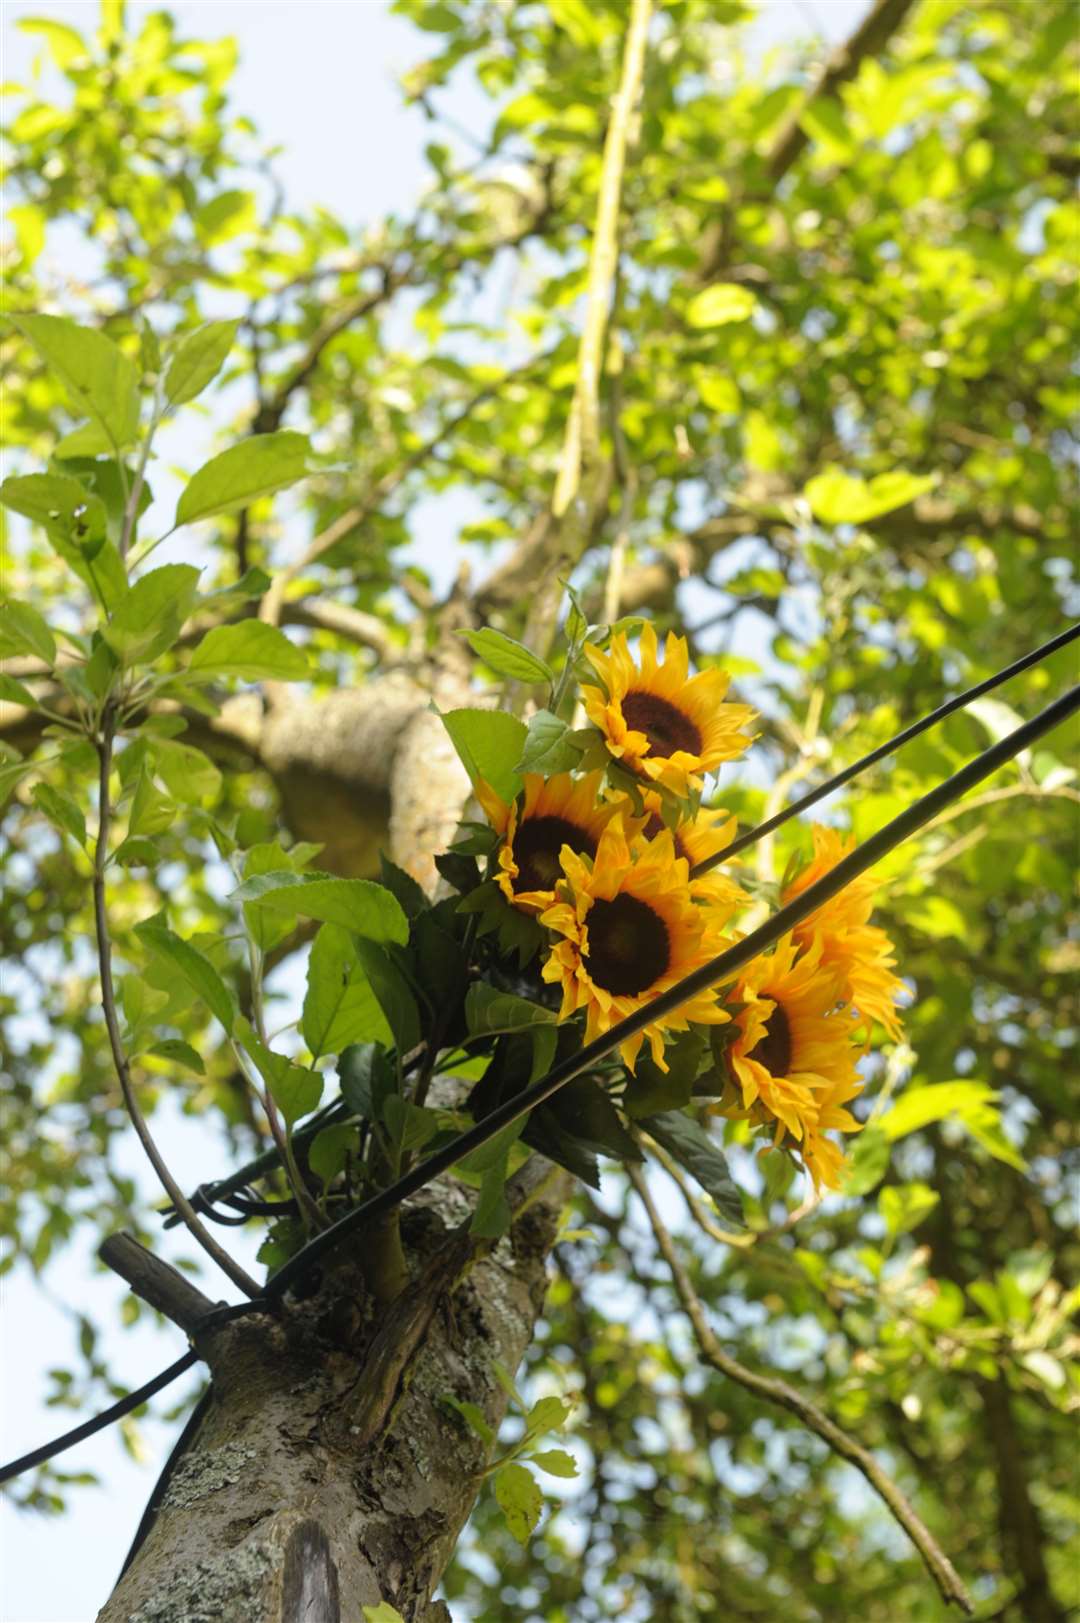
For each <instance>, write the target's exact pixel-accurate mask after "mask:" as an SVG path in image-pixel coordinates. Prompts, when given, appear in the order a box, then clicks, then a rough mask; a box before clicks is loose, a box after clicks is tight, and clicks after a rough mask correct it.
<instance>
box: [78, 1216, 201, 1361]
mask: <svg viewBox="0 0 1080 1623" xmlns="http://www.w3.org/2000/svg"><path fill="white" fill-rule="evenodd" d="M98 1256H99V1257H100V1258H101V1260H102V1262H103V1263H104V1264H105V1266H106V1268H111V1269H112V1271H113V1273H114V1274H119V1275H120V1278H121V1279H125V1280H127V1283H128V1284H129V1285H130V1286H131V1289H132V1291H133V1292H134V1294H135V1295H136V1296H138V1297H140V1298H141V1300H142V1301H144V1302H147V1303H149V1305H150V1306H151V1307H152V1308H156V1310H157V1311H158V1312H159V1313H164V1315H165V1317H166V1318H167V1319H171V1320H172V1322H173V1323H174V1324H178V1325H179V1326H180V1328H181V1330H183V1331H185V1333H186V1334H187V1335H189V1336H190V1335H194V1333H195V1331H196V1329H197V1328H198V1326H199V1324H200V1323H201V1322H202V1321H203V1320H204V1319H205V1318H206V1316H207V1314H208V1313H212V1312H213V1311H214V1307H215V1303H213V1302H212V1301H211V1300H210V1298H209V1297H208V1296H204V1295H203V1293H202V1291H201V1290H199V1289H198V1288H197V1287H196V1286H195V1285H193V1284H192V1283H191V1281H190V1280H189V1279H185V1278H184V1276H183V1274H181V1273H179V1272H178V1271H177V1270H176V1269H175V1268H173V1267H171V1266H170V1265H169V1264H168V1263H167V1262H163V1261H162V1259H161V1258H160V1257H155V1255H154V1253H153V1252H152V1251H147V1249H146V1247H145V1246H144V1245H140V1244H139V1242H138V1240H136V1238H135V1236H134V1235H133V1234H110V1235H109V1236H108V1238H107V1239H105V1240H103V1241H102V1242H101V1244H100V1246H99V1247H98Z"/></svg>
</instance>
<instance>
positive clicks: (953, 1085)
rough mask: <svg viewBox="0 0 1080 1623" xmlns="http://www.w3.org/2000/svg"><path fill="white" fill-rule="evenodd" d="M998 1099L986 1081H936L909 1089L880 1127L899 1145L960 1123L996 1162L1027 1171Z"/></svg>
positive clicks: (881, 1122)
mask: <svg viewBox="0 0 1080 1623" xmlns="http://www.w3.org/2000/svg"><path fill="white" fill-rule="evenodd" d="M997 1098H998V1096H997V1094H996V1093H995V1092H994V1090H993V1088H991V1087H988V1086H987V1084H986V1083H985V1082H968V1081H964V1080H962V1079H956V1080H954V1081H951V1082H933V1083H931V1084H929V1085H928V1086H926V1087H919V1088H908V1089H907V1090H906V1091H905V1092H904V1093H903V1094H902V1095H901V1097H900V1098H899V1099H898V1100H897V1101H896V1103H895V1104H894V1105H893V1106H892V1107H891V1108H890V1109H889V1110H887V1111H886V1112H885V1114H884V1115H883V1116H882V1117H881V1118H880V1119H879V1121H878V1122H877V1124H876V1125H877V1127H878V1128H879V1129H880V1131H881V1132H882V1133H884V1134H885V1136H886V1138H887V1139H889V1141H890V1142H895V1140H896V1139H898V1138H904V1137H905V1136H906V1135H907V1134H908V1133H916V1132H918V1131H919V1130H920V1129H921V1128H923V1127H929V1126H930V1125H931V1124H932V1123H933V1122H937V1121H948V1120H956V1121H958V1122H959V1123H960V1125H961V1126H962V1127H964V1128H965V1130H966V1131H967V1132H969V1133H970V1134H971V1136H972V1138H974V1139H975V1141H976V1142H977V1143H979V1144H981V1145H982V1146H983V1148H984V1149H985V1150H987V1151H988V1152H989V1153H990V1154H991V1155H992V1156H994V1157H995V1159H996V1160H998V1161H1004V1162H1005V1163H1006V1164H1007V1165H1008V1166H1012V1167H1015V1168H1016V1169H1017V1171H1018V1172H1026V1171H1027V1162H1026V1161H1025V1160H1024V1158H1023V1156H1022V1155H1020V1153H1019V1152H1018V1151H1017V1150H1016V1149H1015V1148H1014V1147H1013V1145H1012V1144H1010V1142H1009V1140H1008V1139H1007V1138H1006V1137H1005V1134H1004V1132H1003V1130H1002V1126H1001V1113H1000V1111H999V1109H998V1105H997Z"/></svg>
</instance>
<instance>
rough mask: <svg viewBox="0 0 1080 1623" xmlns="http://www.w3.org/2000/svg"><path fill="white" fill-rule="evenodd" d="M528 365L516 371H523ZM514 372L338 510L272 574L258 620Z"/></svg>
mask: <svg viewBox="0 0 1080 1623" xmlns="http://www.w3.org/2000/svg"><path fill="white" fill-rule="evenodd" d="M536 364H537V362H536V361H535V360H533V361H530V362H529V367H533V366H535V365H536ZM529 367H524V368H521V369H520V370H523V371H527V370H528V369H529ZM516 375H517V374H516V373H508V374H506V375H505V376H503V377H501V378H499V379H498V380H497V381H496V382H493V383H487V384H485V385H484V387H483V388H482V389H478V390H477V391H476V393H475V394H473V395H472V396H470V398H469V399H468V400H467V401H466V402H465V404H464V405H463V406H462V407H461V409H460V410H459V411H456V412H454V413H453V415H452V416H450V417H448V418H447V420H446V421H445V422H444V423H441V424H440V426H439V427H438V429H437V430H436V431H435V433H434V434H432V435H431V436H430V437H429V438H428V439H426V440H425V441H424V443H423V444H422V445H418V446H417V447H416V450H415V451H413V452H411V454H410V455H409V456H407V457H406V458H405V459H404V461H402V462H400V463H398V464H397V466H396V467H394V468H392V469H391V470H390V471H389V472H388V473H386V474H384V475H383V477H382V478H381V479H379V480H377V481H376V483H375V484H374V485H372V487H371V489H370V490H369V491H368V493H367V495H366V496H365V497H364V498H363V499H362V500H361V501H358V502H355V503H354V504H353V506H352V507H348V508H346V510H345V511H344V513H339V514H338V516H337V518H336V519H334V521H333V523H332V524H329V525H327V527H326V529H325V530H323V531H322V532H321V534H319V535H317V536H315V537H314V538H313V539H312V541H311V542H310V544H309V545H308V546H307V547H306V548H305V550H304V552H303V553H302V554H301V555H300V557H299V558H297V559H296V560H295V561H294V562H293V563H291V564H286V566H285V568H284V569H282V570H281V571H279V573H278V574H277V575H275V577H274V581H273V584H272V585H271V587H270V589H269V591H268V592H267V593H266V596H265V597H264V598H263V600H262V602H261V604H260V605H259V619H260V620H264V621H265V622H266V623H267V625H272V626H273V625H277V623H278V620H279V618H280V616H281V606H282V600H283V598H284V596H285V591H286V588H287V587H288V586H289V585H290V583H291V582H292V581H294V580H295V579H296V577H297V575H299V574H302V573H303V571H304V570H305V569H310V567H311V565H312V564H314V563H317V562H318V561H319V559H320V558H322V557H324V556H325V555H326V553H328V552H329V551H330V549H331V548H332V547H335V546H336V545H337V543H338V542H339V541H343V540H344V539H345V537H346V536H347V535H349V534H351V532H352V531H353V530H355V529H356V528H357V526H358V525H360V524H362V523H363V522H364V520H365V519H366V518H370V517H371V515H372V513H374V512H375V511H376V510H377V509H378V508H379V507H380V506H381V505H382V503H383V502H384V501H385V500H386V498H387V497H388V496H390V495H391V494H392V493H393V492H394V491H395V490H397V488H398V487H399V485H401V484H402V483H403V482H404V480H406V479H407V478H408V476H409V474H410V473H413V472H415V470H416V469H417V468H418V467H420V466H421V464H422V463H424V462H425V461H426V460H427V458H428V457H429V456H431V454H432V453H433V452H434V451H435V450H437V449H438V447H439V446H440V445H441V444H442V442H443V440H444V439H446V437H447V435H448V434H452V433H453V432H454V430H455V429H456V428H459V427H460V426H461V424H462V423H463V422H465V421H466V419H467V418H468V417H469V416H470V415H471V414H472V413H473V412H474V411H475V410H476V408H477V407H478V406H480V405H483V403H484V402H485V401H486V400H491V399H493V398H494V396H495V395H497V394H498V393H499V391H500V390H501V389H504V388H505V387H506V384H507V382H508V381H509V379H510V377H512V376H516Z"/></svg>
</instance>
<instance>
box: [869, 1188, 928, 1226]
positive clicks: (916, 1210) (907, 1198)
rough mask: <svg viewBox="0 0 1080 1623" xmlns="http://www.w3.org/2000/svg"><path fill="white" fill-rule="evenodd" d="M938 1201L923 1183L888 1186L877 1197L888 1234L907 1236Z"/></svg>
mask: <svg viewBox="0 0 1080 1623" xmlns="http://www.w3.org/2000/svg"><path fill="white" fill-rule="evenodd" d="M940 1199H941V1196H940V1195H938V1194H937V1193H936V1192H935V1191H934V1190H933V1189H930V1188H929V1187H928V1186H927V1185H926V1184H925V1183H902V1184H897V1185H889V1186H888V1187H887V1188H885V1189H883V1190H882V1191H881V1193H880V1194H879V1195H878V1211H879V1212H880V1213H881V1215H882V1217H883V1218H884V1220H885V1227H886V1228H887V1229H888V1231H889V1233H890V1234H907V1233H908V1232H909V1231H910V1230H911V1229H914V1228H918V1226H919V1224H920V1223H921V1222H922V1221H923V1220H924V1218H926V1217H929V1215H930V1213H931V1212H932V1211H933V1209H934V1207H935V1206H936V1205H937V1203H938V1201H939V1200H940Z"/></svg>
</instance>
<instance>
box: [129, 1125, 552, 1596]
mask: <svg viewBox="0 0 1080 1623" xmlns="http://www.w3.org/2000/svg"><path fill="white" fill-rule="evenodd" d="M551 1172H552V1169H551V1168H550V1166H549V1165H548V1163H546V1162H544V1161H543V1160H542V1159H541V1157H539V1156H536V1155H534V1156H532V1157H531V1158H530V1160H529V1162H528V1163H527V1164H526V1165H525V1167H523V1168H522V1171H521V1173H519V1174H518V1177H517V1178H516V1179H515V1180H513V1182H512V1184H511V1186H510V1187H509V1188H508V1191H507V1193H508V1196H510V1197H511V1204H512V1205H513V1206H518V1205H520V1203H521V1202H522V1201H523V1200H527V1201H528V1204H527V1209H526V1210H524V1211H523V1213H522V1215H521V1217H520V1218H519V1219H518V1220H517V1222H516V1223H515V1224H514V1227H513V1230H512V1232H511V1234H510V1236H508V1237H507V1238H506V1239H503V1240H501V1241H499V1242H498V1244H497V1245H496V1246H495V1247H494V1248H493V1249H492V1248H490V1247H489V1249H488V1252H487V1254H486V1255H481V1256H477V1255H476V1254H475V1253H476V1248H475V1245H474V1243H473V1242H471V1241H470V1240H469V1238H468V1235H467V1233H466V1231H465V1228H464V1226H463V1222H462V1220H463V1219H465V1220H466V1221H467V1218H468V1205H467V1202H466V1200H465V1197H464V1192H463V1191H462V1190H461V1189H460V1188H455V1187H451V1186H439V1187H437V1188H435V1189H433V1190H431V1191H425V1192H424V1195H426V1196H427V1198H426V1199H424V1196H421V1197H420V1201H422V1204H421V1203H420V1202H419V1201H418V1203H417V1204H415V1205H413V1206H412V1207H410V1209H409V1210H408V1211H407V1213H406V1214H405V1215H404V1217H403V1219H402V1234H403V1239H404V1241H405V1249H406V1254H407V1257H408V1260H409V1264H410V1284H409V1286H408V1287H407V1288H406V1290H405V1291H404V1293H403V1294H402V1295H401V1296H400V1297H399V1298H398V1299H397V1300H396V1301H395V1302H393V1303H392V1304H391V1305H390V1306H389V1307H387V1306H380V1305H379V1304H377V1303H375V1302H374V1300H373V1299H372V1298H371V1297H370V1296H369V1295H368V1294H367V1293H366V1292H365V1289H364V1286H363V1282H362V1280H363V1274H362V1270H361V1267H360V1265H359V1261H358V1259H357V1257H356V1255H355V1254H354V1253H352V1254H349V1255H345V1256H342V1257H335V1258H333V1259H331V1262H330V1263H329V1265H328V1266H327V1267H326V1268H325V1269H324V1270H323V1273H322V1277H321V1279H320V1281H319V1284H318V1289H317V1291H316V1293H315V1294H314V1295H311V1296H309V1297H307V1298H306V1299H305V1300H303V1301H301V1302H289V1303H287V1305H286V1306H285V1308H284V1309H283V1311H282V1312H281V1314H280V1315H279V1316H278V1317H276V1318H270V1317H264V1316H261V1315H260V1316H252V1317H249V1318H244V1319H239V1320H234V1321H233V1322H232V1323H230V1324H228V1325H226V1326H224V1327H223V1328H222V1329H221V1330H219V1331H217V1332H216V1333H215V1334H214V1335H213V1337H212V1338H210V1340H209V1341H208V1343H207V1346H206V1347H205V1349H201V1350H204V1351H205V1356H206V1359H207V1362H208V1364H209V1365H210V1369H211V1372H212V1376H213V1386H212V1389H211V1400H210V1402H209V1404H208V1406H207V1412H206V1415H205V1418H204V1419H203V1421H202V1423H201V1425H200V1426H199V1427H198V1430H197V1432H196V1433H195V1435H194V1437H193V1439H192V1442H191V1445H190V1447H189V1448H188V1449H187V1451H186V1452H185V1453H184V1455H183V1456H182V1458H181V1459H180V1461H179V1463H178V1465H177V1467H176V1469H175V1470H174V1472H173V1474H172V1477H171V1479H170V1480H169V1482H168V1486H167V1489H166V1491H165V1494H164V1498H163V1500H162V1503H161V1505H160V1507H159V1509H158V1511H157V1514H156V1517H155V1519H154V1521H153V1523H152V1525H151V1527H150V1530H149V1533H148V1534H147V1536H146V1538H145V1540H144V1542H143V1543H142V1545H141V1546H140V1548H139V1550H138V1553H137V1555H136V1556H135V1559H134V1560H133V1562H132V1564H131V1566H130V1567H129V1569H128V1571H127V1572H126V1573H125V1574H124V1576H123V1578H122V1579H121V1581H120V1582H119V1584H118V1585H117V1587H116V1589H115V1590H114V1592H113V1594H112V1597H111V1598H110V1600H109V1601H108V1602H107V1604H106V1605H105V1607H104V1608H103V1609H102V1611H101V1612H100V1613H99V1617H98V1623H363V1611H362V1607H364V1606H365V1605H367V1606H377V1605H378V1603H379V1602H380V1600H384V1601H388V1602H389V1603H390V1604H391V1605H393V1606H395V1607H396V1608H397V1609H398V1611H399V1612H400V1613H401V1616H402V1617H403V1618H404V1619H405V1623H447V1620H448V1618H449V1614H448V1612H447V1610H446V1608H445V1606H444V1605H443V1604H442V1603H441V1602H434V1603H433V1602H432V1600H431V1594H432V1591H433V1589H434V1588H435V1586H436V1584H437V1583H438V1581H439V1578H440V1577H441V1575H442V1572H443V1569H444V1567H445V1566H446V1564H447V1561H448V1560H449V1558H450V1555H451V1553H452V1551H453V1549H454V1546H455V1544H456V1542H457V1539H458V1536H459V1534H460V1532H461V1529H462V1527H463V1525H464V1523H465V1521H466V1519H467V1517H468V1515H469V1512H470V1510H471V1508H472V1505H473V1502H474V1500H475V1498H476V1496H477V1493H478V1491H479V1489H480V1486H481V1478H480V1476H479V1473H480V1471H481V1470H482V1469H483V1467H484V1465H485V1464H486V1449H485V1447H484V1445H483V1444H482V1443H481V1441H480V1440H479V1438H478V1437H476V1436H475V1435H474V1434H473V1433H472V1432H471V1431H469V1430H468V1429H467V1428H466V1427H465V1425H464V1423H463V1422H462V1421H461V1419H460V1417H459V1416H458V1415H457V1413H456V1411H454V1410H453V1409H452V1408H451V1407H450V1406H449V1405H444V1404H443V1403H442V1402H441V1400H442V1399H443V1398H445V1397H453V1398H457V1399H459V1400H464V1399H468V1400H469V1401H470V1402H472V1403H475V1404H477V1405H478V1406H479V1407H480V1409H481V1410H482V1411H483V1413H484V1415H485V1417H486V1419H487V1421H488V1423H489V1424H490V1425H491V1426H493V1427H497V1426H498V1424H499V1422H500V1421H501V1419H502V1417H503V1414H504V1411H505V1408H506V1394H505V1392H504V1390H503V1388H502V1386H501V1385H500V1383H499V1381H498V1380H497V1379H496V1377H495V1374H494V1367H495V1365H496V1363H501V1364H502V1365H504V1366H505V1368H506V1369H508V1370H510V1371H513V1370H514V1369H515V1368H516V1367H517V1365H518V1363H519V1362H520V1360H521V1358H522V1356H523V1354H524V1352H525V1350H526V1348H527V1347H528V1344H529V1342H530V1340H531V1338H532V1333H533V1327H534V1325H535V1322H536V1319H537V1316H538V1315H539V1312H540V1309H541V1306H542V1303H543V1298H544V1293H545V1290H546V1283H547V1281H546V1259H547V1255H548V1252H549V1251H550V1248H551V1245H552V1243H553V1240H554V1237H555V1232H556V1229H557V1225H558V1218H559V1210H560V1207H561V1204H562V1202H563V1200H564V1199H565V1196H566V1191H567V1187H568V1181H567V1180H566V1179H565V1177H564V1176H563V1175H562V1174H558V1175H556V1176H555V1177H554V1178H552V1177H551ZM360 1244H361V1245H362V1244H363V1240H361V1241H360ZM463 1270H464V1273H463Z"/></svg>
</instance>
